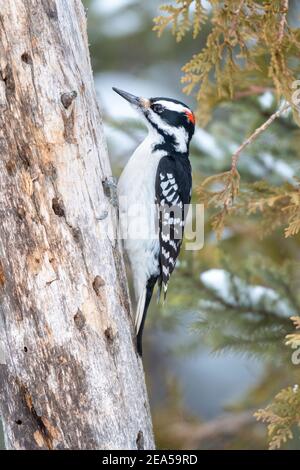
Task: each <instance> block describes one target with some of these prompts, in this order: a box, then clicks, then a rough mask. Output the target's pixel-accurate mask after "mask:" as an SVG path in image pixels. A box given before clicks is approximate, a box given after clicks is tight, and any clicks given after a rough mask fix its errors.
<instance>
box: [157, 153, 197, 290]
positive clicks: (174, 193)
mask: <svg viewBox="0 0 300 470" xmlns="http://www.w3.org/2000/svg"><path fill="white" fill-rule="evenodd" d="M191 189H192V172H191V165H190V162H189V159H188V157H180V156H176V157H172V156H169V155H168V156H165V157H163V158H162V159H161V160H160V162H159V164H158V168H157V173H156V183H155V193H156V204H157V206H158V209H159V218H158V220H159V244H160V254H159V259H160V269H161V277H160V284H161V283H162V284H163V287H164V293H165V295H166V292H167V288H168V282H169V279H170V276H171V274H172V272H173V270H174V268H175V264H176V260H177V257H178V255H179V251H180V247H181V243H182V238H183V231H184V225H185V218H186V214H187V208H188V204H189V203H190V200H191Z"/></svg>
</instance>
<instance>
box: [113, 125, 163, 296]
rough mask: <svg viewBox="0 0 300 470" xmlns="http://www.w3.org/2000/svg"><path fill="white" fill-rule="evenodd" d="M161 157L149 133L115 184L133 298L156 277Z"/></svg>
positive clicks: (157, 271) (161, 154)
mask: <svg viewBox="0 0 300 470" xmlns="http://www.w3.org/2000/svg"><path fill="white" fill-rule="evenodd" d="M163 155H164V153H163V152H161V151H156V152H153V137H152V136H151V134H149V135H148V137H147V138H146V139H145V140H144V141H143V142H142V144H141V145H140V146H139V147H138V148H137V149H136V151H135V152H134V153H133V155H132V157H131V158H130V160H129V162H128V164H127V165H126V167H125V169H124V171H123V173H122V175H121V177H120V179H119V183H118V196H119V213H120V224H121V233H122V237H123V239H124V247H125V250H126V251H127V254H128V257H129V261H130V264H131V269H132V274H133V281H134V287H135V294H136V298H137V299H138V298H139V296H140V294H141V292H142V290H143V289H144V287H145V286H146V283H147V280H148V279H149V278H150V277H151V276H152V275H158V274H159V267H158V261H157V260H156V259H155V255H157V256H158V253H159V241H158V233H157V231H156V218H157V213H156V207H155V179H156V171H157V166H158V163H159V161H160V159H161V158H162V156H163Z"/></svg>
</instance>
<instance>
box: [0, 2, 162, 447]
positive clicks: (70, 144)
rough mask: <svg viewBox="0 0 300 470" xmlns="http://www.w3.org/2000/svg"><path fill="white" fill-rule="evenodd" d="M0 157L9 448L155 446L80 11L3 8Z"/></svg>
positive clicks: (38, 5) (2, 395)
mask: <svg viewBox="0 0 300 470" xmlns="http://www.w3.org/2000/svg"><path fill="white" fill-rule="evenodd" d="M0 155H1V158H0V195H1V199H0V326H1V341H2V343H3V345H4V353H5V359H6V364H3V365H0V410H1V416H2V419H3V424H4V433H5V440H6V447H7V448H9V449H66V448H67V449H126V448H129V449H137V448H138V449H141V448H146V449H149V448H153V445H154V444H153V436H152V428H151V418H150V413H149V406H148V400H147V393H146V389H145V383H144V375H143V369H142V364H141V361H140V359H139V358H138V356H137V354H136V351H135V346H134V333H133V328H132V323H131V315H130V302H129V298H128V291H127V284H126V278H125V274H124V265H123V258H122V253H121V252H120V249H119V246H118V244H116V242H115V241H114V237H113V236H111V235H107V233H110V232H109V231H108V228H109V227H111V226H112V222H113V219H114V218H115V217H116V214H115V208H114V207H113V206H112V204H111V202H112V201H111V200H110V198H108V197H107V195H106V192H105V188H103V186H102V184H101V181H105V180H107V178H109V177H110V175H111V169H110V165H109V160H108V156H107V151H106V146H105V140H104V136H103V128H102V124H101V118H100V115H99V110H98V108H97V104H96V97H95V91H94V84H93V77H92V72H91V66H90V60H89V54H88V42H87V35H86V19H85V14H84V9H83V7H82V4H81V2H80V0H0ZM103 214H104V215H103Z"/></svg>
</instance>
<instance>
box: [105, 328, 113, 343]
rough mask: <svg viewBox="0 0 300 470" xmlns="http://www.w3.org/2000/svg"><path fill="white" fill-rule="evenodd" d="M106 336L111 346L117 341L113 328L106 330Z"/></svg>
mask: <svg viewBox="0 0 300 470" xmlns="http://www.w3.org/2000/svg"><path fill="white" fill-rule="evenodd" d="M104 335H105V338H106V340H107V342H108V343H109V344H111V343H112V342H113V341H114V339H115V335H114V332H113V329H112V327H111V326H109V327H108V328H106V330H105V331H104Z"/></svg>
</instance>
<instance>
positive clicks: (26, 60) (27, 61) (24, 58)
mask: <svg viewBox="0 0 300 470" xmlns="http://www.w3.org/2000/svg"><path fill="white" fill-rule="evenodd" d="M21 60H22V62H24V63H25V64H28V65H31V64H32V58H31V55H30V54H29V52H23V54H22V55H21Z"/></svg>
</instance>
